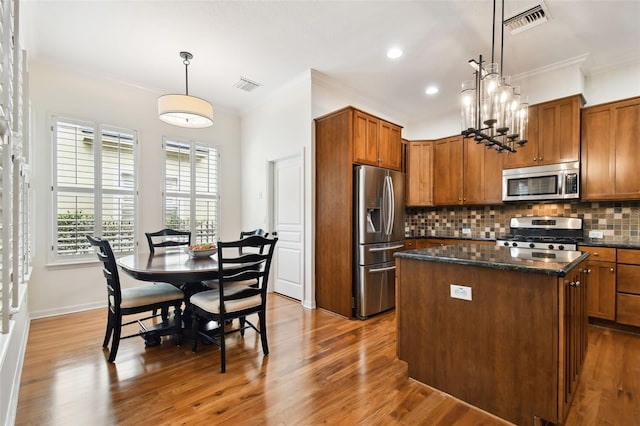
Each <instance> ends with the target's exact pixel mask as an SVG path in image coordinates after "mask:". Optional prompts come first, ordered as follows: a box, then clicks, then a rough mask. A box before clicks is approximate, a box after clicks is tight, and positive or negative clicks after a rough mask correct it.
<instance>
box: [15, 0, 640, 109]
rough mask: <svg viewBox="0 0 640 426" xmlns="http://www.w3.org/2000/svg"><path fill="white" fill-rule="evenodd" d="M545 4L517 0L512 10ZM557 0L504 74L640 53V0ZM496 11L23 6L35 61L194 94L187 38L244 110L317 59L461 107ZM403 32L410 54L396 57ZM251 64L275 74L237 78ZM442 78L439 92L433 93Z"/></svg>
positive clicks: (222, 90)
mask: <svg viewBox="0 0 640 426" xmlns="http://www.w3.org/2000/svg"><path fill="white" fill-rule="evenodd" d="M498 3H500V2H498ZM539 3H540V2H539V1H536V0H506V5H505V17H510V16H512V15H513V14H514V13H516V12H521V11H523V10H526V9H528V8H529V7H532V6H534V5H536V4H539ZM545 4H546V6H547V10H548V12H549V14H550V15H551V18H550V19H549V22H547V23H545V24H543V25H539V26H537V27H535V28H532V29H530V30H528V31H525V32H522V33H520V34H517V35H511V34H509V33H506V32H505V38H504V45H505V52H504V68H505V70H504V73H506V74H511V75H512V76H515V75H518V74H522V73H526V72H531V71H534V70H537V69H540V68H543V67H548V66H552V65H554V64H557V63H560V62H563V61H569V60H572V59H573V58H577V57H584V58H586V59H585V61H584V63H583V66H582V67H583V70H584V71H585V72H586V73H589V72H592V71H594V70H600V69H603V68H606V67H609V66H615V65H619V64H621V63H624V62H632V61H638V60H640V0H627V1H622V0H611V1H607V0H600V1H598V0H575V1H572V0H545ZM499 8H500V6H499V5H498V13H499V10H500V9H499ZM491 11H492V1H491V0H423V1H331V2H329V1H251V2H249V1H184V0H174V1H164V0H156V1H116V0H103V1H86V0H84V1H83V0H76V1H55V0H22V1H21V10H20V16H21V20H22V23H21V38H22V43H23V48H25V49H26V50H27V52H28V55H29V58H30V59H31V60H34V59H35V60H40V61H45V62H50V63H59V64H61V65H64V66H68V67H72V68H74V69H76V70H78V71H81V72H83V73H89V74H94V75H97V76H101V77H105V78H109V79H115V80H118V81H122V82H126V83H129V84H132V85H135V86H138V87H143V88H146V89H149V90H151V91H154V92H157V93H158V94H164V93H184V66H183V65H182V59H181V58H180V57H179V56H178V52H180V51H181V50H187V51H190V52H191V53H193V54H194V59H193V60H192V62H191V65H190V66H189V92H190V94H192V95H194V96H199V97H203V98H206V99H207V100H209V101H211V102H212V103H213V104H214V108H222V109H224V110H226V111H229V112H231V113H237V114H241V113H242V112H244V111H247V110H249V109H250V108H251V107H252V106H253V105H256V104H257V103H258V102H260V101H261V100H262V99H264V98H265V97H267V96H269V95H270V94H271V93H272V92H273V91H275V90H277V89H278V88H280V87H282V86H283V85H285V84H286V83H287V82H289V81H291V80H293V79H296V78H298V77H299V76H300V75H302V73H304V72H305V71H308V70H309V69H310V68H313V69H315V70H317V71H320V72H321V73H324V74H326V75H328V76H330V77H331V78H332V79H335V80H336V81H338V82H339V83H341V84H343V85H345V86H347V87H349V88H351V89H353V90H355V91H356V92H358V93H361V94H363V95H365V96H367V97H368V98H370V99H372V100H373V101H376V102H379V103H381V104H384V105H387V106H388V107H389V108H391V109H393V110H395V111H398V112H399V113H402V114H403V115H404V116H405V118H406V119H408V120H413V119H417V118H421V117H428V116H430V115H433V114H439V113H441V112H442V111H447V110H452V109H453V108H457V105H458V93H459V88H460V82H461V81H462V80H466V79H470V78H471V77H472V74H471V73H472V69H471V68H470V67H469V66H468V65H467V64H466V62H467V61H468V60H469V59H471V58H477V56H478V54H480V53H482V54H483V55H484V56H485V57H487V56H489V55H490V50H491V19H492V18H491ZM498 42H499V36H498ZM395 45H397V46H400V47H401V48H402V49H403V50H404V55H403V56H402V57H401V58H399V59H397V60H393V61H392V60H389V59H387V58H386V55H385V54H386V50H387V49H388V48H389V47H391V46H395ZM240 76H244V77H247V78H249V79H251V80H254V81H257V82H259V83H261V84H262V86H261V87H260V88H258V89H256V90H254V91H252V92H245V91H242V90H239V89H237V88H234V87H233V85H234V84H235V83H236V82H237V81H238V80H239V78H240ZM639 78H640V77H639ZM430 84H437V85H438V86H439V87H440V93H439V94H438V95H437V96H435V97H428V96H426V95H425V93H424V90H425V88H426V87H427V86H428V85H430Z"/></svg>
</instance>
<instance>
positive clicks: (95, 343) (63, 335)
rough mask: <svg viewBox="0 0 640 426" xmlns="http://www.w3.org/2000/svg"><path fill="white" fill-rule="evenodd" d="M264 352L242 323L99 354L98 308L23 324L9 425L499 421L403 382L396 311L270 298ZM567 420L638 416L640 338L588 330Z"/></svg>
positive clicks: (611, 421) (603, 421)
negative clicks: (217, 340)
mask: <svg viewBox="0 0 640 426" xmlns="http://www.w3.org/2000/svg"><path fill="white" fill-rule="evenodd" d="M267 321H268V323H269V328H268V331H269V349H270V354H269V356H267V357H264V356H263V355H262V350H261V348H260V339H259V337H257V336H256V334H255V333H254V332H253V331H247V333H246V335H245V337H244V340H243V339H242V338H241V337H240V336H239V335H234V336H232V337H231V338H229V339H228V340H227V342H228V346H227V372H226V373H225V374H221V373H220V371H219V368H220V356H219V352H218V348H217V347H216V346H203V345H200V346H199V350H198V352H197V353H196V354H193V353H192V352H191V348H190V345H189V344H188V343H187V344H183V345H182V346H181V347H176V346H174V344H173V341H172V340H171V339H170V338H166V339H167V340H164V341H163V343H162V345H160V346H156V347H151V348H145V347H144V343H143V341H142V340H141V339H137V338H134V339H128V340H124V341H123V342H122V343H121V345H120V350H119V353H118V357H117V359H116V363H115V364H109V363H108V362H107V361H106V357H107V356H108V354H107V352H106V351H104V352H103V350H102V348H101V344H102V338H103V333H104V326H105V322H106V312H105V311H104V310H94V311H88V312H82V313H77V314H71V315H64V316H59V317H53V318H46V319H39V320H34V321H32V323H31V330H30V333H29V340H28V343H27V350H26V356H25V360H24V369H23V373H22V381H21V386H20V395H19V401H18V411H17V418H16V424H17V425H63V424H64V425H93V426H97V425H114V424H123V425H128V424H131V425H134V424H135V425H141V424H154V425H169V424H171V425H173V424H204V423H206V424H221V423H223V422H224V423H226V424H234V425H235V424H246V425H259V424H278V425H316V424H336V425H353V424H363V425H364V424H366V425H381V424H384V425H389V424H398V425H414V424H429V425H504V424H507V423H505V422H502V421H501V420H499V419H497V418H495V417H493V416H491V415H490V414H487V413H484V412H482V411H480V410H477V409H474V408H473V407H470V406H468V405H466V404H464V403H462V402H459V401H457V400H455V399H454V398H452V397H450V396H448V395H445V394H443V393H441V392H439V391H437V390H433V389H431V388H429V387H427V386H424V385H422V384H420V383H418V382H415V381H413V380H410V379H408V378H407V367H406V365H405V364H404V363H403V362H401V361H399V360H398V359H397V358H396V355H395V350H396V346H395V312H394V311H391V312H388V313H385V314H381V315H377V316H375V317H372V318H370V319H369V320H367V321H359V320H352V321H349V320H345V319H343V318H340V317H337V316H334V315H332V314H329V313H327V312H324V311H321V310H314V311H309V310H305V309H303V308H302V307H301V306H300V304H299V303H298V302H294V301H291V300H289V299H286V298H284V297H281V296H278V295H270V300H269V312H268V314H267ZM589 339H590V340H589V341H590V346H589V350H588V354H587V361H586V365H585V369H584V372H583V377H582V382H581V385H580V388H579V390H578V393H577V397H576V401H575V402H574V404H573V407H572V408H571V412H570V415H569V419H568V422H567V425H573V426H576V425H634V424H640V401H639V399H640V389H639V388H640V363H639V362H638V360H640V336H636V335H631V334H624V333H619V332H615V331H610V330H606V329H601V328H596V327H590V329H589Z"/></svg>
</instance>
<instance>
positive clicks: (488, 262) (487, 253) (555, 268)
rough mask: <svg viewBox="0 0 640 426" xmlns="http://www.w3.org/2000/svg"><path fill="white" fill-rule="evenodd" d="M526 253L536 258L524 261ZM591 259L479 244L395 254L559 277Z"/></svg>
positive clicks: (583, 255)
mask: <svg viewBox="0 0 640 426" xmlns="http://www.w3.org/2000/svg"><path fill="white" fill-rule="evenodd" d="M523 252H525V253H527V252H529V253H532V256H528V258H525V257H522V256H523ZM588 256H589V253H587V252H581V251H565V252H562V253H557V254H556V253H547V252H535V251H531V250H528V249H525V250H519V249H517V248H507V247H497V246H486V245H479V244H456V245H449V246H441V247H433V248H426V249H418V250H407V251H402V252H398V253H396V254H395V257H398V258H403V259H413V260H424V261H433V262H443V263H455V264H458V265H474V266H482V267H485V268H493V269H502V270H509V271H520V272H537V273H542V274H546V275H555V276H558V277H564V276H565V275H567V273H568V272H569V271H571V270H572V269H573V268H574V267H575V266H576V265H578V264H579V263H580V262H582V261H583V260H585V259H586V258H587V257H588Z"/></svg>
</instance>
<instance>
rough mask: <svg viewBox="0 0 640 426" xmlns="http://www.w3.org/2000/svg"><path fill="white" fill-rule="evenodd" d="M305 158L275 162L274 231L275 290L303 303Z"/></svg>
mask: <svg viewBox="0 0 640 426" xmlns="http://www.w3.org/2000/svg"><path fill="white" fill-rule="evenodd" d="M302 164H303V163H302V155H296V156H294V157H287V158H284V159H281V160H276V161H274V162H273V163H272V167H273V168H272V170H273V173H272V178H273V186H272V188H273V203H272V208H273V216H272V218H273V230H274V231H276V232H277V233H278V243H277V244H276V251H275V254H274V259H273V266H272V267H274V269H275V274H274V276H273V278H274V286H273V290H274V291H275V292H277V293H280V294H283V295H285V296H288V297H291V298H293V299H297V300H302V297H303V295H304V291H303V277H304V241H303V236H304V204H303V201H304V195H303V194H304V170H303V166H302Z"/></svg>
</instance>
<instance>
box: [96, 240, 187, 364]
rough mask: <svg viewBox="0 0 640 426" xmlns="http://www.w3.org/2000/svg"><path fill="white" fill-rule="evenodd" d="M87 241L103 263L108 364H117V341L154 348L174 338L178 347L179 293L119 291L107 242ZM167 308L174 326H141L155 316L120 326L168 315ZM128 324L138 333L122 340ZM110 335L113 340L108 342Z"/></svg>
mask: <svg viewBox="0 0 640 426" xmlns="http://www.w3.org/2000/svg"><path fill="white" fill-rule="evenodd" d="M87 239H88V240H89V242H90V243H91V245H92V246H94V247H97V255H98V259H100V261H101V262H102V263H103V267H102V272H103V274H104V276H105V278H106V279H107V307H108V312H107V329H106V331H105V335H104V341H103V342H102V347H104V348H106V347H108V344H109V340H111V349H110V350H109V362H114V361H115V360H116V355H117V353H118V347H119V346H120V340H123V339H128V338H131V337H136V336H142V337H144V338H145V342H147V344H148V345H153V344H157V343H159V339H160V337H161V336H164V335H167V334H174V335H175V337H176V343H177V344H178V345H180V339H181V335H182V310H181V306H182V302H183V300H184V293H183V292H182V290H179V289H178V288H176V287H174V286H173V285H171V284H167V283H154V284H151V285H144V286H141V287H133V288H126V289H122V288H121V286H120V276H119V275H118V267H117V265H116V259H115V257H114V255H113V251H112V250H111V245H110V244H109V241H108V240H105V239H103V238H100V237H93V236H90V235H87ZM170 307H173V312H174V314H173V322H170V321H169V320H168V319H164V318H163V321H162V323H161V324H159V325H156V326H154V327H152V328H149V327H147V326H146V325H145V324H144V321H145V320H149V319H151V318H154V317H155V315H149V316H147V317H144V318H137V319H135V320H133V321H128V322H124V323H123V317H124V316H126V315H133V314H140V313H144V312H151V311H154V310H156V309H160V310H161V311H165V312H167V311H168V310H169V308H170ZM131 324H137V325H138V326H139V327H140V331H139V332H137V333H133V334H129V335H126V336H122V329H123V328H124V327H125V326H127V325H131ZM112 335H113V339H111V336H112Z"/></svg>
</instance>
